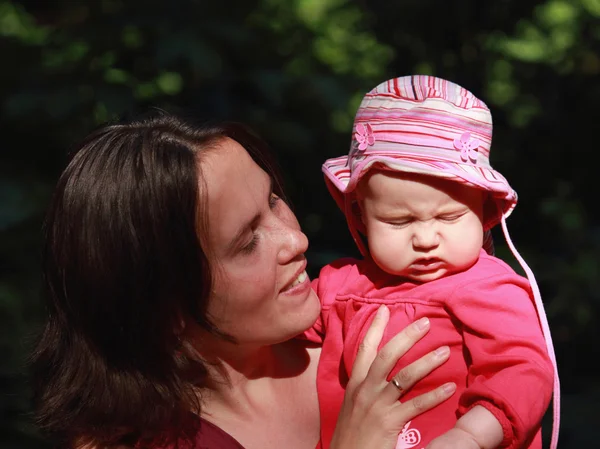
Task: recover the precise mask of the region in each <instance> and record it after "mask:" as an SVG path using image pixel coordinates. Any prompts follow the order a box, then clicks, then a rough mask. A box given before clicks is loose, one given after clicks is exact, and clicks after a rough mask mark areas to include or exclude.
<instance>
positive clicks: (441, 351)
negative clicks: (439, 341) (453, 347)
mask: <svg viewBox="0 0 600 449" xmlns="http://www.w3.org/2000/svg"><path fill="white" fill-rule="evenodd" d="M449 352H450V348H449V347H448V346H442V347H440V348H437V349H436V350H435V351H434V353H435V355H437V356H438V357H442V356H445V355H446V354H448V353H449Z"/></svg>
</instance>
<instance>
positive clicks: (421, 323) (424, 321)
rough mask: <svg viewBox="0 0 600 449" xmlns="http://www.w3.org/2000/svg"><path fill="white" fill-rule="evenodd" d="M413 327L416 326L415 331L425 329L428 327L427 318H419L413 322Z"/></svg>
mask: <svg viewBox="0 0 600 449" xmlns="http://www.w3.org/2000/svg"><path fill="white" fill-rule="evenodd" d="M415 326H417V329H419V330H420V331H423V330H425V329H427V328H428V327H429V318H421V319H420V320H418V321H417V322H415Z"/></svg>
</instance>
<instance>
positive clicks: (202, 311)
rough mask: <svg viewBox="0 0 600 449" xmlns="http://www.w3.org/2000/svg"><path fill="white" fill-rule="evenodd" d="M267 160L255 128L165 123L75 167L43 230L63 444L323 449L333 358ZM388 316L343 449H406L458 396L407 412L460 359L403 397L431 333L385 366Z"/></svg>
mask: <svg viewBox="0 0 600 449" xmlns="http://www.w3.org/2000/svg"><path fill="white" fill-rule="evenodd" d="M264 147H265V145H264V143H263V142H262V141H261V140H260V139H258V138H257V137H256V136H254V135H253V134H251V133H250V132H249V131H248V130H247V129H245V128H244V127H242V126H241V125H235V124H222V125H216V126H196V125H194V124H192V123H190V122H186V121H184V120H182V119H179V118H176V117H174V116H171V115H168V114H161V115H157V116H155V117H151V118H148V119H143V120H138V121H132V122H129V123H125V124H117V125H109V126H105V127H103V128H101V129H99V130H98V131H96V132H94V133H93V134H91V135H90V136H89V137H87V138H86V139H85V140H84V141H83V142H82V143H81V144H80V145H79V146H78V147H77V149H76V150H75V151H74V153H73V155H72V158H71V160H70V163H69V164H68V166H67V168H66V169H65V171H64V172H63V174H62V176H61V177H60V179H59V182H58V184H57V187H56V190H55V194H54V197H53V200H52V203H51V205H50V208H49V210H48V214H47V218H46V222H45V226H44V236H45V246H44V266H43V268H44V278H45V285H46V290H47V296H48V300H49V318H48V322H47V324H46V327H45V330H44V332H43V334H42V336H41V338H40V342H39V345H38V347H37V349H36V351H35V353H34V357H33V367H34V374H35V379H36V399H37V404H38V417H39V423H40V425H41V427H42V428H43V429H45V430H46V431H47V432H48V433H49V434H51V435H53V436H54V437H55V438H56V439H57V440H58V441H59V442H60V443H61V444H63V445H67V446H69V447H94V448H97V447H98V448H99V447H150V448H158V447H190V448H191V447H202V448H238V449H239V448H246V449H253V448H261V449H265V448H290V449H295V448H298V449H312V448H314V447H315V445H316V444H317V442H318V439H319V412H318V404H317V397H316V378H315V374H316V366H317V362H318V359H319V355H320V348H318V347H315V346H314V345H311V344H310V343H308V342H307V341H306V340H303V339H302V338H301V335H302V333H303V332H304V331H306V330H308V329H309V328H310V327H311V326H312V324H313V323H314V322H315V320H316V319H317V316H318V314H319V307H320V306H319V301H318V299H317V298H316V296H315V293H314V292H313V291H312V289H311V288H310V283H309V280H308V279H307V276H306V273H305V268H306V260H305V257H304V253H305V251H306V249H307V246H308V241H307V239H306V236H305V235H304V234H303V233H302V232H301V231H300V227H299V225H298V221H297V220H296V217H295V216H294V214H293V213H292V212H291V210H290V209H289V207H288V205H287V204H286V203H285V201H284V200H283V199H282V198H283V192H282V189H281V183H280V182H279V178H278V177H277V176H276V172H275V170H274V168H273V164H272V163H271V162H270V160H269V158H268V154H267V152H266V151H265V148H264ZM387 313H388V312H387V310H386V309H382V310H381V311H380V313H379V314H378V318H377V319H376V320H375V321H374V324H373V326H372V327H371V329H370V331H369V333H368V335H367V337H365V342H364V344H363V346H362V348H361V350H360V354H359V356H358V358H357V361H356V363H355V365H354V369H353V373H352V377H351V379H350V381H349V383H348V388H347V394H346V399H345V403H344V407H343V409H342V412H341V414H340V417H339V420H338V425H337V430H336V433H335V437H334V441H333V445H332V446H331V447H332V448H338V447H339V448H341V447H344V448H349V447H356V448H368V447H377V448H385V447H390V448H392V447H394V446H395V442H396V437H397V434H398V432H399V431H400V429H401V428H402V427H403V425H404V424H405V423H406V422H407V421H408V420H410V419H411V418H412V417H414V416H415V415H416V414H418V413H420V412H422V411H425V410H426V409H428V408H431V407H433V406H435V405H437V404H438V403H440V402H442V401H443V400H445V399H446V398H448V397H449V396H450V395H451V394H452V392H453V385H445V386H441V387H439V388H437V389H436V390H433V391H431V392H429V393H427V394H425V395H422V396H421V397H419V398H416V399H415V400H413V401H408V402H406V403H402V404H401V403H400V402H399V401H397V399H398V398H399V396H400V391H399V388H403V389H407V388H410V386H411V385H412V384H413V383H414V382H416V381H417V380H418V379H420V378H421V377H423V376H425V375H426V374H427V373H428V372H430V371H431V370H433V369H435V368H436V367H437V366H439V365H440V364H441V363H443V362H444V361H445V358H444V357H438V356H436V355H435V354H430V355H428V356H426V357H424V358H423V359H421V360H419V361H417V362H415V363H414V364H412V365H410V366H408V367H407V368H405V369H404V370H403V371H402V372H401V373H400V374H399V375H398V376H397V378H396V379H394V383H390V382H388V379H387V375H388V373H389V370H390V369H391V367H392V366H393V365H394V363H395V362H396V360H397V359H398V358H399V357H400V356H402V354H404V352H406V351H407V350H408V348H409V347H410V346H412V345H413V344H414V343H415V342H416V341H417V340H418V339H419V338H421V337H422V336H423V335H424V334H425V333H426V332H427V330H428V323H427V322H426V321H425V322H418V323H415V324H414V325H412V326H409V328H407V329H406V330H405V331H403V332H401V333H400V334H398V336H397V337H395V338H394V339H393V340H392V341H391V342H390V343H388V344H387V345H386V346H385V348H383V349H382V350H381V351H379V353H378V354H379V356H378V357H376V354H377V345H378V343H379V341H380V340H381V336H382V333H383V329H384V327H385V324H386V322H387V317H388V315H387ZM298 336H300V338H295V337H298Z"/></svg>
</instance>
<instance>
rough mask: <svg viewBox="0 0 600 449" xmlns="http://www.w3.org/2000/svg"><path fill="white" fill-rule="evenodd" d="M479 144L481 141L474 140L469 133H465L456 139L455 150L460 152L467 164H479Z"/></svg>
mask: <svg viewBox="0 0 600 449" xmlns="http://www.w3.org/2000/svg"><path fill="white" fill-rule="evenodd" d="M479 144H480V142H479V140H477V139H473V138H472V137H471V133H469V132H466V133H463V134H462V135H461V136H460V137H458V138H456V139H454V148H456V149H457V150H460V158H461V159H462V160H463V161H465V162H467V161H471V162H472V163H475V162H477V153H478V148H479Z"/></svg>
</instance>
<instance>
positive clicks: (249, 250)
mask: <svg viewBox="0 0 600 449" xmlns="http://www.w3.org/2000/svg"><path fill="white" fill-rule="evenodd" d="M257 245H258V235H257V234H256V233H254V234H252V240H250V242H249V243H248V244H246V245H245V246H244V247H242V249H241V252H242V254H251V253H252V252H253V251H254V250H255V249H256V246H257Z"/></svg>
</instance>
